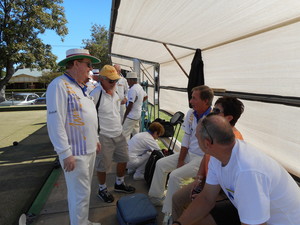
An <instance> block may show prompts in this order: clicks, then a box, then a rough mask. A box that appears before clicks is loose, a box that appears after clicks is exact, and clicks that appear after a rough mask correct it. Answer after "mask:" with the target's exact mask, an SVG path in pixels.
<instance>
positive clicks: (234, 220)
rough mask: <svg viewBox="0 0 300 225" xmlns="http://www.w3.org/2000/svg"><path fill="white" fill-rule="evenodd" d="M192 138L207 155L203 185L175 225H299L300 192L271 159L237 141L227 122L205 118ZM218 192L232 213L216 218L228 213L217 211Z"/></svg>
mask: <svg viewBox="0 0 300 225" xmlns="http://www.w3.org/2000/svg"><path fill="white" fill-rule="evenodd" d="M196 136H197V139H198V142H199V146H200V148H201V149H202V150H203V151H204V152H205V153H207V154H210V155H211V159H210V162H209V170H208V175H207V179H206V183H205V186H204V189H203V191H202V192H201V193H200V194H199V195H198V196H197V197H196V198H195V200H193V202H192V203H191V204H190V205H189V207H188V208H187V209H186V210H185V211H184V213H183V214H182V216H181V217H180V218H179V219H178V220H177V221H174V222H173V224H177V225H178V224H179V225H181V224H182V225H186V224H198V225H201V224H205V225H216V224H217V225H219V224H224V221H225V220H226V224H242V225H250V224H252V225H253V224H257V225H282V224H284V225H296V224H300V189H299V187H298V185H297V184H296V182H295V181H294V180H293V178H292V177H291V176H290V175H289V173H288V172H287V171H286V170H285V169H284V168H283V167H282V166H280V165H279V164H278V163H277V162H276V161H275V160H274V159H272V158H270V157H269V156H267V155H265V154H263V153H262V152H261V151H259V150H257V149H255V148H254V147H252V146H250V145H249V144H247V143H245V142H244V141H240V140H237V139H235V136H234V133H233V130H232V127H231V125H230V124H229V122H228V121H227V120H226V119H225V118H223V117H221V116H218V115H212V116H209V117H206V118H204V119H203V120H202V121H201V122H200V123H199V124H198V126H197V131H196ZM221 188H222V189H223V191H224V192H225V194H226V195H227V196H228V198H229V199H230V201H231V203H232V205H231V207H233V208H236V212H234V210H233V211H232V214H222V216H220V214H218V213H220V212H221V211H222V210H228V208H229V207H230V206H228V205H227V206H225V207H223V208H222V207H221V208H220V207H219V208H217V209H216V207H217V206H218V203H217V204H216V198H217V196H218V194H219V191H220V189H221ZM234 213H235V215H233V214H234ZM226 217H227V218H226Z"/></svg>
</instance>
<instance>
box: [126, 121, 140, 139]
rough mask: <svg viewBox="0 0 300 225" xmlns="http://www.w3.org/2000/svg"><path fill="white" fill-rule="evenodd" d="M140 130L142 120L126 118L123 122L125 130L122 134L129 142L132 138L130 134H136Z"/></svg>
mask: <svg viewBox="0 0 300 225" xmlns="http://www.w3.org/2000/svg"><path fill="white" fill-rule="evenodd" d="M139 132H140V120H132V119H128V118H126V119H125V121H124V124H123V132H122V134H123V135H124V137H125V138H126V141H127V142H128V141H129V139H130V135H131V134H132V136H134V135H135V134H137V133H139Z"/></svg>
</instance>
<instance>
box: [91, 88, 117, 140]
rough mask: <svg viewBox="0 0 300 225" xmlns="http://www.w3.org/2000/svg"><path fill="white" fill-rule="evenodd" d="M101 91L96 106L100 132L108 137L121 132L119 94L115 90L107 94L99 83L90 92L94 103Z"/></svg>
mask: <svg viewBox="0 0 300 225" xmlns="http://www.w3.org/2000/svg"><path fill="white" fill-rule="evenodd" d="M101 92H102V95H101V99H100V104H99V108H98V117H99V126H100V134H102V135H104V136H106V137H109V138H114V137H118V136H120V135H121V133H122V123H121V117H120V99H119V95H118V94H117V93H116V92H114V94H113V95H112V96H111V95H109V94H107V93H106V91H105V90H104V89H103V88H102V86H101V83H100V84H99V86H98V87H96V88H95V89H94V90H93V91H92V92H91V93H90V95H91V96H92V97H93V98H94V103H95V105H96V104H97V102H98V99H99V97H100V93H101Z"/></svg>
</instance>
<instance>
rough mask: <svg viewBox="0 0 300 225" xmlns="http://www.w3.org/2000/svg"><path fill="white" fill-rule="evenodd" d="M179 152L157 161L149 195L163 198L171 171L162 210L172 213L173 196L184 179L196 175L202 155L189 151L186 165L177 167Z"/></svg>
mask: <svg viewBox="0 0 300 225" xmlns="http://www.w3.org/2000/svg"><path fill="white" fill-rule="evenodd" d="M178 157H179V153H175V154H173V155H171V156H167V157H165V158H162V159H160V160H158V161H157V163H156V166H155V171H154V174H153V179H152V182H151V186H150V189H149V193H148V195H149V196H150V197H155V198H163V197H164V191H165V184H166V180H167V176H168V174H169V173H170V172H171V173H170V176H169V181H168V185H167V195H166V198H165V200H164V204H163V208H162V212H163V213H172V196H173V194H174V193H175V192H176V191H177V190H179V189H180V188H181V184H182V181H183V180H184V179H187V178H190V177H195V176H196V175H197V172H198V170H199V166H200V162H201V160H202V156H199V155H196V154H193V153H188V154H187V155H186V157H185V160H184V161H185V163H186V164H185V165H183V166H182V167H179V168H176V167H177V163H178Z"/></svg>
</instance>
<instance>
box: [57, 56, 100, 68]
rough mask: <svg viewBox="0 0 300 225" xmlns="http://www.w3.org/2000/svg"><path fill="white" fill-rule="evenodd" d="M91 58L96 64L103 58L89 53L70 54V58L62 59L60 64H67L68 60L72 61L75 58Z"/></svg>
mask: <svg viewBox="0 0 300 225" xmlns="http://www.w3.org/2000/svg"><path fill="white" fill-rule="evenodd" d="M84 58H86V59H90V60H91V62H92V64H96V63H100V62H101V60H100V59H98V58H96V57H94V56H89V55H74V56H70V57H68V58H65V59H63V60H61V61H60V62H59V63H58V65H59V66H65V65H66V63H67V62H69V61H71V60H75V59H84Z"/></svg>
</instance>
